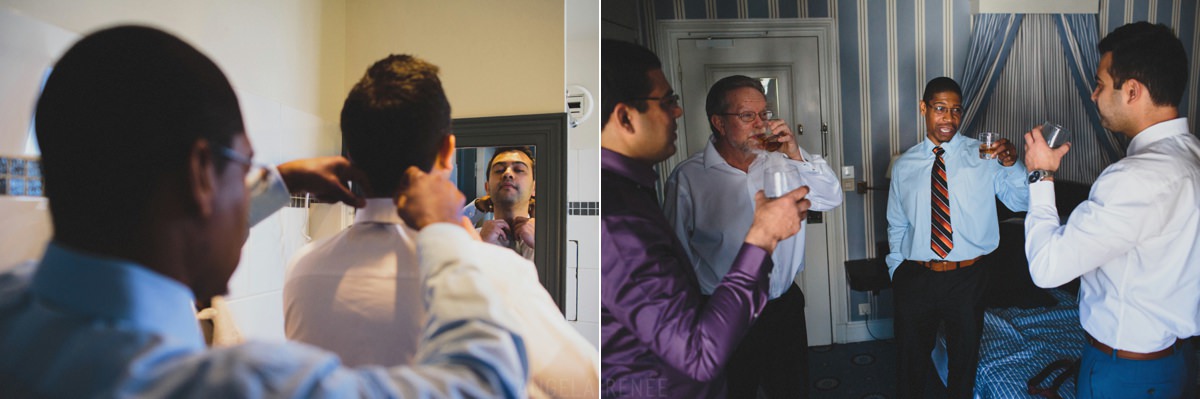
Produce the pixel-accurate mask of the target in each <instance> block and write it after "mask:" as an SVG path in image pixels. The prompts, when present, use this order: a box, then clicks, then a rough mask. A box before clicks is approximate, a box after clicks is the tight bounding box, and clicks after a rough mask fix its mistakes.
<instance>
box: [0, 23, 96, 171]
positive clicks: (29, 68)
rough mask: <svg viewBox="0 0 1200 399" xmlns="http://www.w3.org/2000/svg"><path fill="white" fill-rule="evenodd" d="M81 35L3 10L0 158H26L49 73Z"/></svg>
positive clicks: (0, 28) (0, 30)
mask: <svg viewBox="0 0 1200 399" xmlns="http://www.w3.org/2000/svg"><path fill="white" fill-rule="evenodd" d="M77 38H78V35H76V34H75V33H72V32H70V31H67V30H65V29H62V28H59V27H57V26H54V25H52V24H48V23H46V22H43V21H40V20H37V19H34V18H30V17H28V16H26V15H23V14H21V13H19V12H15V11H13V10H12V9H10V8H8V7H3V6H0V104H3V106H0V155H8V156H12V155H23V154H25V140H26V137H28V131H29V126H30V124H31V123H32V117H33V108H34V103H35V102H36V99H37V93H38V88H39V87H40V86H41V83H42V77H43V76H45V74H46V69H47V68H49V67H50V66H51V65H53V64H54V60H55V59H57V58H58V56H59V54H61V53H62V52H63V51H64V50H66V48H67V46H68V45H70V43H72V42H74V41H75V40H76V39H77Z"/></svg>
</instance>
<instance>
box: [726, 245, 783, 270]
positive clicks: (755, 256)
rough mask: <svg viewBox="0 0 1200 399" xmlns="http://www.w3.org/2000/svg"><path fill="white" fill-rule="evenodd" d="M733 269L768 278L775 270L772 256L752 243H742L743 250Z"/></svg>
mask: <svg viewBox="0 0 1200 399" xmlns="http://www.w3.org/2000/svg"><path fill="white" fill-rule="evenodd" d="M733 262H734V265H733V267H735V268H739V269H741V270H743V271H745V272H746V273H748V274H750V275H752V276H760V277H764V278H765V277H766V276H767V275H769V274H771V270H772V269H774V268H775V263H774V262H771V254H769V253H767V250H765V249H762V248H759V247H758V246H756V245H754V244H750V243H742V249H741V250H739V251H738V255H737V257H736V258H734V261H733Z"/></svg>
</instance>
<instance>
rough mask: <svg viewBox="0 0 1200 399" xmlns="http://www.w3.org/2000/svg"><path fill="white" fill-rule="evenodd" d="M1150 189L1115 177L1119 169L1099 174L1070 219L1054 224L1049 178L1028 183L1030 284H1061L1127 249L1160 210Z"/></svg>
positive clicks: (1026, 235)
mask: <svg viewBox="0 0 1200 399" xmlns="http://www.w3.org/2000/svg"><path fill="white" fill-rule="evenodd" d="M1153 191H1154V190H1152V189H1150V188H1148V187H1145V186H1144V185H1142V184H1140V182H1139V181H1137V179H1121V176H1120V173H1119V172H1117V173H1113V174H1110V175H1109V176H1102V177H1101V178H1100V179H1097V180H1096V183H1095V187H1094V189H1093V191H1092V195H1091V196H1090V197H1089V198H1088V200H1087V201H1084V202H1083V203H1081V204H1079V206H1078V207H1077V208H1075V210H1074V211H1073V212H1071V223H1069V224H1067V225H1059V220H1058V210H1057V208H1056V207H1055V204H1054V183H1053V182H1048V181H1043V182H1037V183H1034V184H1030V185H1029V193H1030V204H1029V213H1028V214H1027V215H1026V216H1025V256H1026V257H1028V258H1029V274H1030V276H1031V277H1033V282H1034V284H1037V285H1038V286H1039V287H1044V288H1048V287H1057V286H1060V285H1063V284H1065V283H1067V282H1069V281H1071V280H1072V279H1074V278H1076V277H1079V276H1081V275H1083V274H1084V273H1087V272H1088V271H1091V270H1093V269H1096V268H1098V267H1100V266H1101V265H1102V264H1104V262H1107V261H1109V260H1111V259H1113V258H1116V257H1117V256H1118V255H1120V254H1123V253H1125V252H1128V251H1129V250H1130V249H1132V248H1133V247H1134V245H1135V244H1137V240H1138V237H1140V236H1141V235H1142V229H1143V227H1144V226H1147V225H1150V224H1152V223H1153V222H1151V221H1150V220H1153V219H1157V217H1156V216H1155V215H1157V214H1160V213H1161V212H1160V211H1158V210H1156V207H1155V206H1154V202H1153V201H1154V197H1155V196H1154V195H1152V194H1151V193H1152V192H1153Z"/></svg>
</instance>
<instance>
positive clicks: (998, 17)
mask: <svg viewBox="0 0 1200 399" xmlns="http://www.w3.org/2000/svg"><path fill="white" fill-rule="evenodd" d="M1021 19H1022V15H1021V14H979V15H977V16H976V17H975V31H974V32H972V33H971V49H970V51H968V52H967V62H966V64H964V65H965V66H964V67H963V68H964V69H965V71H963V74H962V76H963V78H962V81H961V82H960V84H961V85H962V89H963V103H964V104H966V107H967V110H966V114H965V115H963V121H962V129H960V130H962V131H965V132H973V131H974V127H975V125H976V123H977V122H976V120H977V118H976V116H977V115H978V114H979V113H980V112H982V111H983V110H985V109H987V103H988V100H989V98H990V97H991V96H990V94H991V92H992V88H993V87H995V85H996V81H997V80H998V79H999V78H1000V72H1001V71H1003V70H1004V65H1005V63H1006V62H1007V61H1008V54H1009V51H1010V50H1012V44H1013V40H1014V39H1015V38H1016V36H1017V31H1018V28H1019V27H1020V26H1021Z"/></svg>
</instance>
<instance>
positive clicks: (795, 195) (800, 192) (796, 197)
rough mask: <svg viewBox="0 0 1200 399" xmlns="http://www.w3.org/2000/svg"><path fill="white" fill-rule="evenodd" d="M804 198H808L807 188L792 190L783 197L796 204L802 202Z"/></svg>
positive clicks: (801, 187)
mask: <svg viewBox="0 0 1200 399" xmlns="http://www.w3.org/2000/svg"><path fill="white" fill-rule="evenodd" d="M806 196H808V186H800V188H797V189H795V190H792V191H790V192H788V193H787V194H784V195H783V197H785V198H788V199H791V200H792V201H796V202H799V201H802V200H804V197H806Z"/></svg>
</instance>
